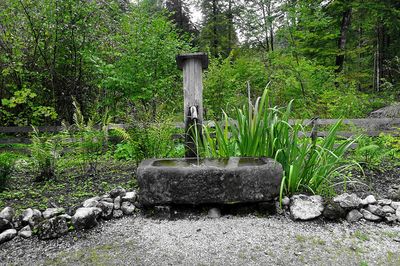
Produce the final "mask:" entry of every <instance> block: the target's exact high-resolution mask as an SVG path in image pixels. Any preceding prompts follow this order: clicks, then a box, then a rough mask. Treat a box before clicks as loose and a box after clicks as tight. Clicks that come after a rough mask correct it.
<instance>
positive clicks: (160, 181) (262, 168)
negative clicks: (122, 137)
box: [137, 157, 283, 206]
mask: <svg viewBox="0 0 400 266" xmlns="http://www.w3.org/2000/svg"><path fill="white" fill-rule="evenodd" d="M282 174H283V170H282V166H281V165H280V164H279V163H278V162H276V161H274V160H272V159H267V158H243V157H241V158H239V157H231V158H228V159H200V160H198V159H196V158H181V159H149V160H145V161H143V162H142V163H141V164H140V166H139V168H138V171H137V179H138V183H139V188H140V191H139V201H140V202H141V204H142V205H143V206H155V205H181V204H190V205H199V204H232V203H252V202H254V203H255V202H265V201H272V200H273V199H274V198H275V197H277V196H278V195H279V188H280V184H281V180H282Z"/></svg>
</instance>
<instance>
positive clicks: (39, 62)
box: [0, 0, 400, 198]
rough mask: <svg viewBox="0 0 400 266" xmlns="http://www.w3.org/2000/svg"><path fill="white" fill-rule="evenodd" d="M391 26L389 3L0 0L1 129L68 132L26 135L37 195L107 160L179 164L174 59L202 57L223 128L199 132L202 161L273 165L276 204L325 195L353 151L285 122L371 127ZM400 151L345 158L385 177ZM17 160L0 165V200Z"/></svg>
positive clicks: (394, 89) (375, 149) (391, 49)
mask: <svg viewBox="0 0 400 266" xmlns="http://www.w3.org/2000/svg"><path fill="white" fill-rule="evenodd" d="M193 7H197V9H199V10H200V11H201V15H202V18H201V21H197V22H194V21H191V14H190V13H191V11H193ZM399 21H400V2H399V1H397V0H387V1H379V0H370V1H362V0H332V1H324V0H317V1H309V0H290V1H280V0H249V1H244V0H239V1H233V0H211V1H205V0H196V1H184V0H165V1H162V0H138V1H126V0H122V1H121V0H108V1H101V0H93V1H75V0H63V1H59V0H36V1H32V0H3V1H0V99H1V103H0V126H14V125H15V126H20V125H27V126H39V125H63V126H64V128H65V130H64V131H63V132H62V133H60V134H53V135H52V134H41V133H38V132H34V133H33V134H32V135H31V141H32V144H31V145H29V149H28V150H29V152H30V154H29V158H28V159H26V163H27V167H28V168H29V169H30V170H34V171H32V172H33V173H34V174H33V175H34V176H33V178H34V179H35V180H37V181H42V182H41V183H42V184H44V185H43V186H44V187H41V192H42V191H43V190H45V187H46V186H51V185H55V186H56V184H55V183H52V182H55V180H56V179H57V177H59V176H63V177H65V178H66V179H68V177H66V176H67V175H65V171H72V172H74V176H73V179H74V180H75V179H76V180H78V181H79V180H80V179H79V178H82V177H84V178H89V179H90V178H93V177H95V176H100V175H101V173H99V171H98V170H99V165H100V164H101V162H104V161H113V160H120V162H118V163H121V162H122V161H123V160H129V161H130V162H131V161H133V162H135V163H134V164H137V163H139V162H140V161H141V160H142V159H145V158H149V157H180V156H183V154H184V148H185V147H184V146H183V144H182V143H181V141H180V140H176V139H172V138H171V136H172V135H174V134H180V133H183V132H182V131H179V130H177V129H176V128H175V125H174V122H178V121H182V105H183V104H182V96H183V93H182V80H181V79H182V77H181V71H180V70H178V69H177V67H176V62H175V56H176V55H177V54H179V53H187V52H193V51H198V50H200V51H205V52H207V53H208V55H209V58H210V65H209V69H208V70H206V71H205V74H204V107H205V118H206V119H207V120H208V119H214V120H216V119H219V118H220V117H223V121H222V122H223V123H224V125H222V126H221V125H218V123H216V128H215V130H214V129H211V128H208V127H206V128H204V133H205V135H204V139H203V140H202V141H203V144H204V145H205V146H204V147H203V151H202V155H204V156H207V157H227V156H231V155H241V156H268V157H272V158H276V159H277V160H278V161H279V162H280V163H282V165H283V167H284V170H285V179H284V182H283V183H282V194H290V193H294V192H296V191H298V190H306V191H309V192H321V191H322V192H329V191H330V188H331V187H332V184H333V183H335V182H336V181H337V180H336V179H335V178H336V177H337V176H338V175H339V174H340V172H341V170H343V169H344V168H345V167H346V166H347V163H348V161H346V159H345V158H344V156H345V153H346V152H347V149H348V146H349V145H350V144H352V142H353V141H352V140H343V141H341V142H336V132H337V130H338V128H339V124H337V125H334V126H332V127H331V128H330V131H329V134H328V136H327V137H326V138H324V139H320V138H313V139H310V138H303V137H300V136H299V135H301V134H302V132H306V131H309V128H305V127H303V126H302V125H301V124H294V125H289V123H288V119H289V118H299V119H304V118H312V117H317V116H318V117H327V118H356V117H357V118H358V117H365V116H368V114H369V112H371V111H372V110H374V109H377V108H379V107H381V106H384V105H388V104H390V103H391V102H395V101H399V97H400V94H399V88H400V84H399V82H400V40H399V38H398V36H399V35H400V23H399ZM266 87H268V95H267V94H266V91H265V88H266ZM249 95H251V96H252V97H253V101H256V104H255V105H254V106H253V105H252V104H251V102H252V99H249V98H248V97H249ZM260 96H262V97H261V98H259V97H260ZM292 99H293V101H292ZM289 102H290V104H289V105H288V104H287V103H289ZM240 106H245V107H244V108H242V109H240V108H238V107H240ZM279 106H286V107H284V108H280V107H279ZM223 110H225V111H226V113H224V112H223ZM227 114H229V116H228V115H227ZM232 118H234V119H235V120H237V121H238V123H237V124H235V123H233V122H232V121H231V119H232ZM113 123H124V124H125V125H127V126H128V127H127V128H126V129H123V130H122V129H120V128H119V127H116V129H112V128H113ZM214 134H215V136H216V137H215V138H214ZM399 145H400V144H399V138H398V137H395V136H389V135H382V136H380V137H379V138H375V139H372V138H366V137H363V138H361V139H360V140H359V146H358V148H357V149H356V150H355V152H354V154H352V156H353V157H352V158H354V159H356V160H357V161H360V162H362V164H363V165H365V166H367V167H370V168H374V167H379V165H381V163H382V162H383V161H385V160H391V161H395V160H398V159H399V152H400V150H399V149H400V148H399ZM13 156H14V155H12V154H10V153H3V152H2V153H1V154H0V189H2V187H4V185H5V184H6V181H7V180H8V179H10V176H11V175H12V169H13V167H12V166H13V164H14V161H15V160H14V157H13ZM24 161H25V160H24ZM342 177H343V176H342ZM345 180H346V179H344V178H342V179H341V180H339V182H343V181H345ZM85 182H86V181H85ZM90 186H95V185H94V184H92V183H90V182H89V183H85V184H84V185H82V187H84V188H85V189H87V187H90ZM100 186H101V189H98V190H99V191H103V190H104V189H106V188H107V187H108V186H109V184H108V183H107V182H106V181H103V183H102V184H100ZM85 189H82V190H85ZM27 191H29V189H27ZM5 193H7V191H6V192H5ZM79 193H80V194H79V197H81V196H82V197H83V196H85V195H87V193H88V192H87V191H86V192H85V191H80V192H79ZM85 193H86V194H85ZM12 196H15V197H17V196H16V195H14V194H13V195H11V194H10V195H9V194H7V195H6V196H5V197H6V198H12ZM33 196H37V195H33ZM18 197H22V196H18ZM79 197H78V198H79Z"/></svg>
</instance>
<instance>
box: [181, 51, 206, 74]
mask: <svg viewBox="0 0 400 266" xmlns="http://www.w3.org/2000/svg"><path fill="white" fill-rule="evenodd" d="M188 59H199V60H200V61H201V67H202V69H207V68H208V56H207V54H206V53H190V54H180V55H177V56H176V64H177V65H178V68H179V69H181V70H182V69H183V64H184V62H185V61H186V60H188Z"/></svg>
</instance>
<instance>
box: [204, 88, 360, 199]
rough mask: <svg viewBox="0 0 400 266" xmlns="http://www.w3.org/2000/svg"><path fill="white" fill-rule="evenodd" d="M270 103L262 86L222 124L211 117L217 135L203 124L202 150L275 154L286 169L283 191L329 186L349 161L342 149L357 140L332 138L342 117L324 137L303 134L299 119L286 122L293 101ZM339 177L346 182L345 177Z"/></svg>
mask: <svg viewBox="0 0 400 266" xmlns="http://www.w3.org/2000/svg"><path fill="white" fill-rule="evenodd" d="M268 104H269V98H268V91H267V90H265V91H264V93H263V95H262V97H259V98H258V99H257V100H256V102H255V104H254V105H252V104H251V102H250V100H249V103H248V105H247V106H244V107H243V108H242V109H240V108H238V109H237V110H236V114H235V119H236V121H234V120H233V119H231V118H229V117H228V116H227V115H224V116H225V118H224V121H225V125H224V126H223V127H221V126H219V125H218V123H217V122H215V125H216V126H215V138H212V137H211V135H212V134H211V133H212V129H211V128H210V127H208V126H205V128H204V135H203V141H202V142H201V145H200V146H201V147H200V150H201V151H202V152H201V154H202V156H205V157H228V156H234V155H239V156H257V157H258V156H266V157H270V158H275V160H277V161H278V162H279V163H281V164H282V166H283V169H284V177H283V180H282V184H281V197H282V195H284V194H293V193H295V192H298V191H308V192H311V193H324V192H327V191H325V190H326V188H329V187H332V185H333V184H334V180H335V179H334V178H335V177H336V176H338V175H340V173H341V172H342V171H343V170H345V169H346V168H347V167H349V166H350V165H352V163H350V162H349V161H347V160H346V159H345V158H344V155H345V153H346V151H347V150H348V149H349V147H350V146H351V144H353V143H354V142H355V141H356V140H351V139H347V140H345V141H342V142H341V143H336V132H337V130H338V127H339V125H340V124H341V121H339V122H338V123H336V124H335V125H333V126H332V127H331V128H330V130H329V133H328V135H327V136H326V137H325V138H323V139H322V138H313V139H311V138H308V137H305V128H304V126H303V125H302V124H301V123H300V122H296V123H294V124H293V125H291V124H290V122H289V117H290V115H291V107H292V102H290V103H289V104H288V105H287V107H286V108H277V107H272V108H270V107H268ZM342 177H343V181H344V183H346V177H345V176H344V175H342Z"/></svg>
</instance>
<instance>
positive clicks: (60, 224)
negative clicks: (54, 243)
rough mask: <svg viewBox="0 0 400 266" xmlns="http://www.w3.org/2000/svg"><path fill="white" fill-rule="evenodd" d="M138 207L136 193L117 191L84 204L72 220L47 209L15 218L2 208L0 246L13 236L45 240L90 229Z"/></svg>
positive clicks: (8, 208)
mask: <svg viewBox="0 0 400 266" xmlns="http://www.w3.org/2000/svg"><path fill="white" fill-rule="evenodd" d="M137 206H139V204H138V202H137V191H136V190H133V191H129V192H127V191H126V190H125V189H124V188H122V187H117V188H115V189H113V190H111V191H110V192H109V193H107V194H105V195H102V196H96V197H92V198H89V199H87V200H85V201H84V202H82V204H81V206H80V207H79V208H78V209H76V210H75V212H74V215H73V216H70V215H68V214H66V213H65V209H64V208H47V209H46V210H44V211H43V212H41V211H40V210H37V209H31V208H27V209H26V210H24V211H23V212H22V214H21V215H18V216H16V215H15V211H14V209H13V208H11V207H5V208H4V209H3V210H2V211H1V212H0V245H1V244H2V243H5V242H7V241H10V240H12V239H13V238H14V237H16V236H20V237H22V238H30V237H31V236H32V235H38V237H39V239H44V240H46V239H53V238H58V237H60V236H62V235H65V234H67V233H68V232H69V231H73V230H80V229H89V228H92V227H94V226H96V225H97V224H98V222H99V221H100V219H102V220H110V219H118V218H122V217H123V216H124V215H133V214H134V213H135V212H136V211H137V210H138V208H137Z"/></svg>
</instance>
